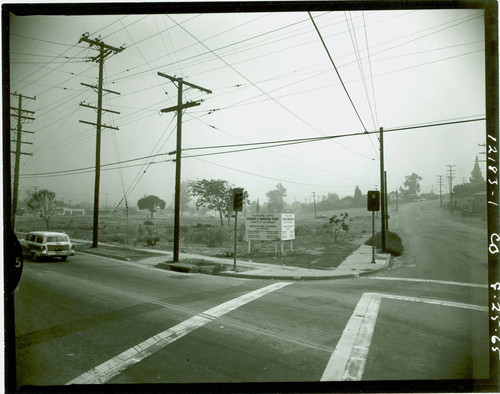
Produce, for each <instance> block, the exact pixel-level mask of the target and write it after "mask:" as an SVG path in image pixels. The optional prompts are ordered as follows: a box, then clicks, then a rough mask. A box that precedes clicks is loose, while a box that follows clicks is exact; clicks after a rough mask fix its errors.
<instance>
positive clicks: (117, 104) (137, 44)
mask: <svg viewBox="0 0 500 394" xmlns="http://www.w3.org/2000/svg"><path fill="white" fill-rule="evenodd" d="M312 16H313V18H314V22H315V23H316V25H317V27H318V30H319V32H320V33H321V35H322V37H323V39H324V42H325V44H326V46H327V48H328V50H329V52H330V55H331V57H332V59H333V61H334V63H335V66H336V67H337V70H338V72H339V74H340V76H341V78H342V81H343V83H344V86H345V89H346V90H347V92H348V93H349V96H350V99H351V100H352V103H353V104H354V106H353V105H352V104H351V102H350V100H349V96H348V95H347V93H346V91H345V90H344V87H343V86H342V83H341V81H340V80H339V77H338V76H337V73H336V71H335V68H334V66H333V65H332V63H331V61H330V59H329V57H328V54H327V52H326V50H325V48H324V47H323V45H322V43H321V40H320V38H319V35H318V32H317V31H316V30H315V27H314V25H313V23H312V21H311V19H310V17H309V15H308V13H307V12H286V13H279V12H262V13H245V14H234V13H233V14H173V15H168V14H158V15H127V14H126V13H124V14H123V15H112V16H105V15H101V16H100V15H93V16H22V17H17V16H12V17H11V19H10V22H11V30H10V61H11V92H18V93H21V94H23V95H25V96H28V97H35V96H36V100H25V101H24V105H23V108H25V109H29V110H33V111H36V113H35V115H34V116H35V118H36V120H35V121H33V122H30V123H26V124H25V125H24V126H23V127H24V128H25V129H26V130H30V131H34V132H35V134H34V135H31V134H26V135H24V136H23V140H25V141H29V142H32V143H33V145H23V150H24V151H26V152H33V156H30V157H28V156H23V157H22V162H21V164H22V166H21V175H22V177H21V181H20V196H21V198H24V197H25V195H24V191H25V190H27V189H29V188H31V187H35V186H36V187H38V188H48V189H49V190H52V191H54V192H56V194H57V197H58V198H64V200H65V201H72V202H79V201H89V202H90V201H92V200H93V193H94V172H93V170H92V167H93V166H94V165H95V128H94V127H93V126H90V125H88V124H84V123H80V122H79V121H80V120H84V121H88V122H94V123H95V122H96V112H95V111H94V110H92V109H89V108H86V107H82V106H80V105H79V104H80V103H86V104H88V105H91V106H96V105H97V94H96V92H95V91H94V90H93V89H91V88H88V87H85V86H82V85H81V83H85V84H89V85H97V81H98V65H97V63H95V62H89V61H88V59H89V58H90V57H92V56H96V55H97V51H96V49H95V47H93V48H91V47H89V45H88V44H86V43H85V42H81V43H78V42H79V40H80V38H81V37H82V34H83V33H86V32H88V33H89V34H90V35H89V38H91V39H94V38H97V37H100V39H101V40H102V41H104V42H105V43H106V44H108V45H111V46H114V47H120V46H122V45H124V46H125V49H124V50H123V51H122V52H120V53H118V54H114V55H112V56H109V57H108V58H107V59H106V61H105V65H104V75H105V79H104V87H105V88H107V89H110V90H113V91H116V92H120V95H117V94H106V95H105V96H104V101H103V106H104V108H107V109H111V110H113V111H118V112H120V114H114V113H106V114H105V115H104V116H103V123H105V124H107V125H110V126H114V127H118V128H119V130H118V131H115V130H112V129H104V130H103V134H102V151H101V164H102V165H106V164H112V163H117V162H125V163H122V164H121V166H118V165H111V166H103V168H102V173H101V197H100V200H101V204H102V205H105V203H106V202H107V203H108V205H109V206H112V205H115V204H116V203H118V201H120V200H121V199H122V197H123V195H124V194H125V193H126V194H127V199H128V201H129V205H131V206H132V205H136V203H137V200H138V199H139V198H140V197H142V196H143V195H144V194H155V195H157V196H159V197H160V198H162V199H165V200H166V201H167V202H170V201H172V199H173V194H174V184H175V182H174V176H175V163H174V162H172V161H171V160H172V159H173V156H167V155H160V156H157V157H154V158H150V159H141V160H135V161H129V160H132V159H138V158H144V157H147V156H150V155H157V154H165V153H168V152H172V151H174V150H175V141H176V126H177V119H176V115H175V113H173V112H171V113H164V114H162V113H161V112H160V110H161V109H163V108H167V107H171V106H175V105H176V104H177V87H176V86H175V85H174V84H173V83H172V82H171V81H170V80H168V79H166V78H163V77H161V76H158V72H162V73H164V74H168V75H171V76H176V77H179V78H183V79H184V80H185V81H186V82H189V83H192V84H195V85H198V86H201V87H203V88H205V89H209V90H211V91H212V93H211V94H208V93H205V92H202V91H199V90H197V89H193V88H185V89H184V91H183V97H184V102H186V101H193V100H194V101H196V100H204V101H203V102H202V103H201V105H199V106H196V107H192V108H188V109H186V110H185V111H184V114H183V117H182V120H183V124H182V130H183V131H182V146H183V148H184V149H185V151H184V152H183V157H184V159H183V160H182V179H183V180H195V179H225V180H227V181H229V182H231V183H233V184H234V185H235V186H240V187H244V188H245V189H246V190H247V191H248V193H249V196H250V199H251V200H256V199H257V198H259V199H260V201H261V203H262V202H263V201H265V200H266V197H265V194H266V192H268V191H269V190H272V189H274V188H275V187H276V184H277V183H282V184H283V186H285V188H286V189H287V191H288V193H287V198H286V200H287V202H289V203H292V202H294V201H295V200H297V201H301V202H303V201H305V200H308V199H312V193H313V192H315V193H316V195H319V196H321V195H326V194H327V193H333V192H336V193H337V194H339V195H340V196H341V197H342V196H346V195H352V194H353V193H354V188H355V186H356V185H358V186H359V187H360V189H361V190H362V192H363V193H366V191H367V190H371V189H374V188H376V187H378V185H379V142H378V136H377V135H363V136H356V137H344V138H338V139H334V140H329V141H322V142H310V143H306V144H298V145H291V146H283V147H275V148H268V149H261V150H249V151H243V152H239V153H226V154H220V155H208V156H199V157H189V156H195V155H200V154H205V153H213V152H216V151H217V152H221V151H225V150H226V151H227V150H228V149H229V148H225V149H206V150H188V149H189V148H196V147H209V146H215V145H232V144H243V143H250V142H260V141H275V140H287V139H297V138H312V137H321V136H331V135H341V134H342V135H343V134H353V133H362V132H364V131H365V130H367V131H376V130H378V129H379V128H380V127H383V128H384V129H392V128H398V127H408V126H413V125H420V124H430V123H440V122H449V121H455V120H463V119H477V118H483V117H484V116H485V97H484V86H485V83H484V33H483V12H482V11H481V10H429V11H413V10H404V11H364V12H360V11H358V12H349V11H347V12H313V13H312ZM11 105H12V106H17V102H16V101H15V100H14V98H13V99H12V100H11ZM356 111H357V113H358V114H359V118H361V120H360V119H359V118H358V115H357V114H356ZM484 128H485V122H484V121H477V122H471V123H464V124H453V125H447V126H439V127H430V128H423V129H414V130H407V131H394V132H390V133H386V134H384V147H385V169H386V171H387V178H388V188H389V191H392V190H395V189H397V188H399V187H400V186H402V185H403V183H404V177H405V176H406V175H409V174H411V173H413V172H416V173H417V174H419V175H420V176H422V178H423V180H422V181H421V186H422V192H426V193H427V192H429V191H431V188H432V187H434V191H439V187H438V186H437V176H438V175H445V174H446V165H447V164H454V165H455V166H456V167H454V169H455V170H456V173H455V174H454V175H455V176H456V178H455V179H454V183H462V182H463V177H465V178H466V180H468V178H469V177H470V173H471V171H472V168H473V164H474V159H475V156H476V155H477V154H478V153H479V152H482V151H484V149H483V148H482V147H480V146H478V144H480V143H484V140H485V130H484ZM234 149H236V148H234ZM239 149H241V148H239ZM479 157H480V159H484V156H481V155H480V156H479ZM165 160H168V161H166V162H165ZM151 161H153V162H154V163H152V164H151V165H149V166H144V165H143V164H145V163H149V162H151ZM481 165H482V171H483V175H484V174H485V172H484V163H481ZM89 168H90V169H89ZM110 168H111V169H110ZM68 170H80V171H77V172H65V173H62V174H61V173H56V174H52V175H50V176H48V175H47V174H48V173H51V172H59V171H68ZM35 174H37V175H35ZM44 174H45V175H44ZM443 191H446V192H448V188H447V184H446V185H445V186H444V187H443Z"/></svg>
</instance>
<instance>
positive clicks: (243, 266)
mask: <svg viewBox="0 0 500 394" xmlns="http://www.w3.org/2000/svg"><path fill="white" fill-rule="evenodd" d="M75 241H76V243H78V240H75ZM106 245H108V246H113V245H109V244H106ZM133 249H136V250H144V251H147V252H150V253H155V254H157V255H158V256H154V257H148V258H146V259H143V260H140V261H138V262H137V263H138V264H143V265H146V266H156V265H158V264H161V263H164V264H165V268H168V267H169V266H170V265H172V264H173V265H174V266H177V267H184V268H185V271H184V272H190V269H189V264H183V263H182V261H183V260H184V261H187V260H203V261H206V262H213V263H214V264H223V265H225V266H226V267H227V269H226V270H223V271H219V272H218V273H217V275H219V276H231V277H239V278H248V279H276V280H320V279H341V278H352V277H358V276H362V275H367V274H370V273H372V272H376V271H380V270H382V269H384V268H386V267H387V266H389V263H390V260H391V255H390V254H389V253H375V263H372V262H371V260H372V247H371V246H369V245H361V246H360V247H359V248H358V249H356V250H355V251H354V252H353V253H352V254H351V255H350V256H349V257H347V258H346V259H345V260H344V261H343V262H342V263H341V264H340V265H339V266H338V267H336V268H332V269H327V270H322V269H310V268H301V267H293V266H288V265H277V264H266V263H259V262H253V261H243V260H237V261H236V268H237V270H236V272H235V271H234V270H233V265H234V261H233V259H232V258H220V257H210V256H203V255H197V254H190V253H180V254H179V259H180V260H181V263H175V264H174V263H170V264H169V263H168V260H171V259H172V252H169V251H165V250H155V249H146V248H133Z"/></svg>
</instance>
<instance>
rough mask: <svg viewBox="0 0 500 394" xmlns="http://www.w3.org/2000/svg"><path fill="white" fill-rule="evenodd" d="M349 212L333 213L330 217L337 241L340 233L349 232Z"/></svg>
mask: <svg viewBox="0 0 500 394" xmlns="http://www.w3.org/2000/svg"><path fill="white" fill-rule="evenodd" d="M348 217H349V214H348V213H347V212H345V213H341V214H340V215H339V216H337V215H333V216H332V217H331V218H330V225H331V226H332V227H333V237H334V239H335V242H337V238H338V236H339V235H340V233H341V231H345V232H346V233H348V232H349V224H348V223H347V220H348Z"/></svg>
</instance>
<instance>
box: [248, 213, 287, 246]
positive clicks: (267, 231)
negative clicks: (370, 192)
mask: <svg viewBox="0 0 500 394" xmlns="http://www.w3.org/2000/svg"><path fill="white" fill-rule="evenodd" d="M245 229H246V239H247V241H248V250H249V252H250V242H251V241H252V240H256V241H274V242H275V245H274V250H275V254H278V243H277V242H278V241H280V244H281V254H283V241H290V243H291V242H293V240H294V239H295V215H294V214H293V213H255V214H252V215H249V216H247V217H246V224H245ZM290 250H292V245H291V244H290Z"/></svg>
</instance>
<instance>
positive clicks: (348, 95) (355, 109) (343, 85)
mask: <svg viewBox="0 0 500 394" xmlns="http://www.w3.org/2000/svg"><path fill="white" fill-rule="evenodd" d="M307 13H308V15H309V18H311V22H312V23H313V25H314V28H315V29H316V32H317V33H318V36H319V39H320V41H321V43H322V44H323V48H324V49H325V51H326V54H327V55H328V58H329V59H330V62H331V63H332V65H333V68H334V69H335V72H336V74H337V77H338V78H339V80H340V83H341V84H342V87H343V88H344V91H345V93H346V95H347V98H348V99H349V101H350V103H351V106H352V108H353V109H354V112H355V113H356V116H357V117H358V119H359V121H360V123H361V125H362V126H363V129H364V130H365V131H366V130H367V129H366V126H365V124H364V123H363V119H361V116H360V115H359V112H358V109H357V108H356V106H355V105H354V102H353V101H352V98H351V95H350V94H349V92H348V90H347V88H346V86H345V84H344V81H343V80H342V77H341V75H340V73H339V70H338V69H337V66H336V65H335V62H334V61H333V58H332V55H331V54H330V51H329V49H328V47H327V46H326V43H325V41H324V40H323V36H322V35H321V32H320V31H319V29H318V26H317V25H316V22H315V21H314V18H313V16H312V15H311V13H310V12H309V11H308V12H307Z"/></svg>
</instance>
